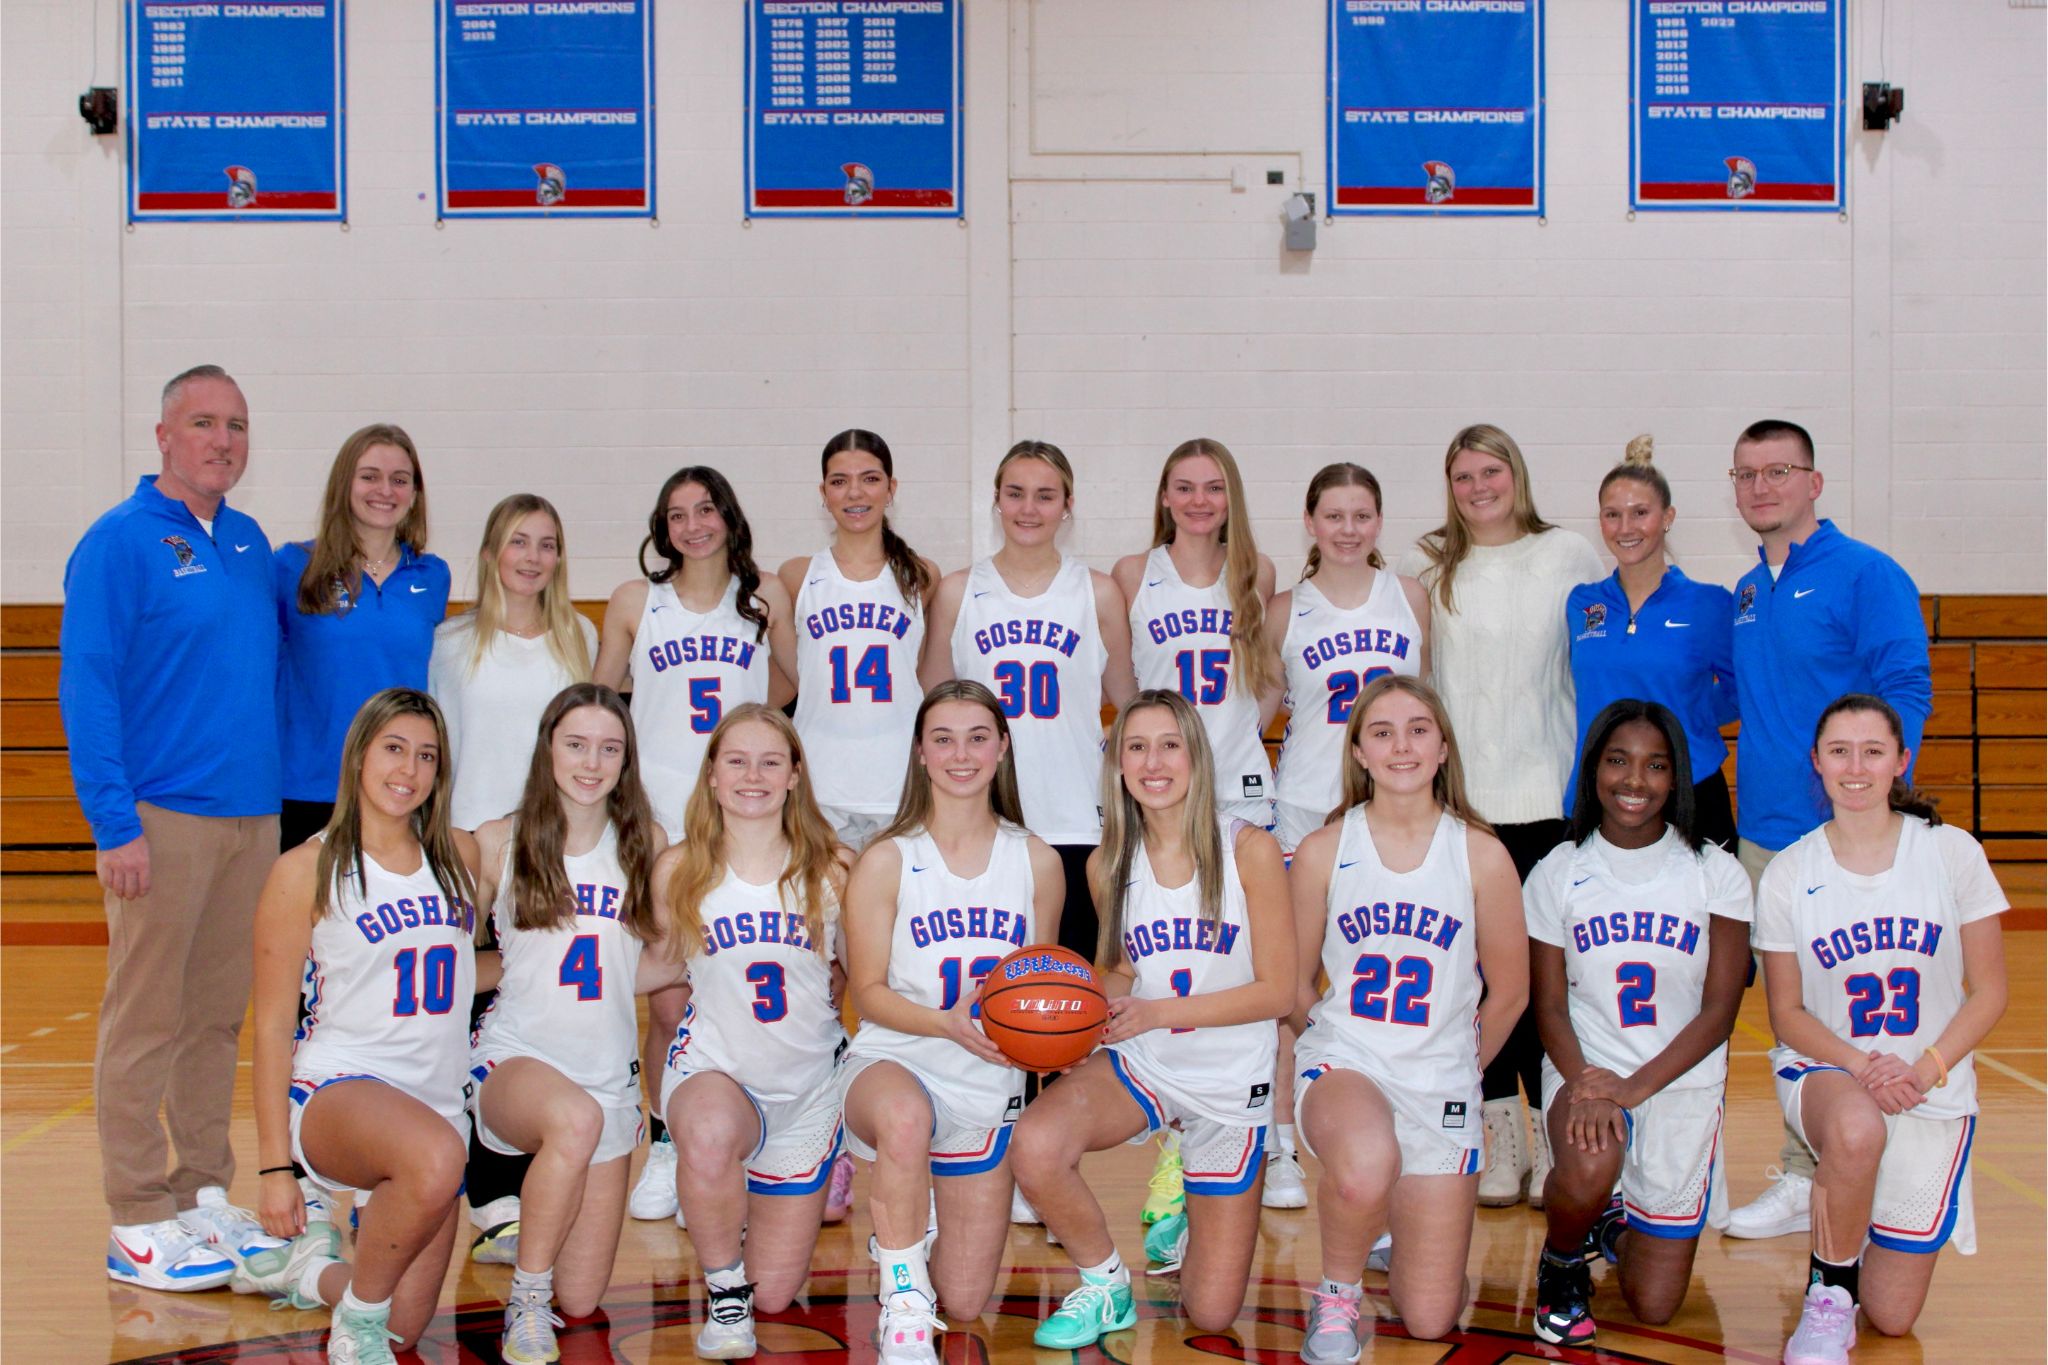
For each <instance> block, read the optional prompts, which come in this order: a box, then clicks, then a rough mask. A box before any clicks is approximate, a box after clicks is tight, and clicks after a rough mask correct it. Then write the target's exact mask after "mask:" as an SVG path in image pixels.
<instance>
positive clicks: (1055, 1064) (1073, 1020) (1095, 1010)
mask: <svg viewBox="0 0 2048 1365" xmlns="http://www.w3.org/2000/svg"><path fill="white" fill-rule="evenodd" d="M1108 1019H1109V1001H1108V1000H1106V999H1105V998H1104V997H1103V994H1102V986H1101V984H1100V983H1099V982H1097V981H1096V979H1095V969H1094V968H1093V967H1091V966H1089V965H1088V960H1087V959H1086V958H1084V957H1082V956H1081V955H1080V954H1079V953H1075V952H1070V951H1068V950H1067V949H1065V948H1056V947H1052V946H1051V945H1049V944H1040V945H1037V946H1035V947H1030V948H1019V949H1018V950H1017V951H1016V952H1014V953H1011V954H1010V955H1009V956H1008V957H1006V958H1004V959H1003V960H1002V961H1001V962H998V963H997V964H996V965H995V970H994V971H992V972H990V973H989V974H988V975H987V977H985V978H983V981H982V987H981V1027H982V1031H983V1032H985V1033H986V1034H988V1037H989V1041H990V1042H992V1043H994V1044H995V1045H996V1046H997V1047H998V1048H1001V1049H1002V1052H1003V1055H1004V1056H1005V1057H1008V1058H1009V1059H1010V1060H1011V1061H1013V1062H1015V1063H1016V1064H1017V1065H1018V1066H1021V1067H1023V1068H1024V1069H1025V1070H1026V1071H1058V1070H1060V1069H1061V1068H1063V1067H1069V1066H1072V1065H1074V1063H1076V1062H1078V1061H1080V1060H1081V1059H1082V1058H1084V1057H1086V1056H1087V1055H1088V1054H1089V1053H1091V1052H1093V1051H1094V1050H1095V1045H1096V1043H1098V1042H1100V1041H1101V1040H1102V1026H1103V1024H1104V1023H1105V1022H1106V1021H1107V1020H1108Z"/></svg>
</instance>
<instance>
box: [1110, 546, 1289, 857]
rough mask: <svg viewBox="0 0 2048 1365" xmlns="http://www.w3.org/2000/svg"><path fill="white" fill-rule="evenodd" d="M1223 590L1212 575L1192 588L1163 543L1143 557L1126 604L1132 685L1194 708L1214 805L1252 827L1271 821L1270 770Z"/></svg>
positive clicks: (1253, 695) (1227, 597) (1256, 708)
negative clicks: (1204, 736)
mask: <svg viewBox="0 0 2048 1365" xmlns="http://www.w3.org/2000/svg"><path fill="white" fill-rule="evenodd" d="M1233 614H1234V613H1233V612H1232V610H1231V606H1230V592H1229V589H1227V588H1226V587H1225V586H1224V584H1223V580H1222V579H1221V578H1220V577H1219V578H1218V579H1217V580H1216V581H1215V582H1214V583H1211V584H1210V585H1209V586H1208V587H1206V588H1191V587H1189V586H1188V585H1187V583H1186V582H1185V581H1184V580H1182V578H1181V576H1180V572H1179V570H1177V569H1175V568H1174V567H1173V556H1172V555H1171V554H1170V553H1168V550H1167V547H1166V546H1164V545H1155V546H1153V547H1152V551H1151V553H1150V554H1148V555H1146V556H1145V573H1144V577H1143V578H1141V579H1140V580H1139V588H1138V595H1137V596H1136V597H1135V598H1133V599H1132V601H1131V663H1132V664H1133V665H1134V666H1135V670H1136V672H1137V675H1138V686H1140V687H1157V688H1165V689H1167V690H1170V691H1174V692H1178V693H1180V694H1181V696H1183V697H1185V698H1187V700H1188V702H1189V703H1190V704H1191V705H1193V706H1194V708H1195V714H1196V715H1198V716H1200V717H1201V718H1202V727H1203V729H1205V730H1206V731H1207V732H1208V735H1209V747H1210V749H1211V750H1213V751H1214V753H1215V756H1216V807H1217V809H1218V810H1219V811H1221V812H1222V813H1223V814H1225V815H1234V816H1236V817H1237V818H1238V819H1240V820H1249V821H1250V822H1251V823H1253V824H1255V825H1260V826H1264V825H1269V824H1271V823H1272V822H1273V807H1272V799H1273V765H1272V764H1271V763H1269V762H1267V761H1266V745H1265V742H1264V741H1263V740H1262V739H1260V738H1259V698H1258V694H1257V693H1256V692H1254V691H1253V690H1252V689H1250V688H1247V687H1246V686H1245V685H1244V680H1243V679H1242V678H1240V677H1239V676H1238V670H1237V667H1236V664H1237V656H1236V653H1235V651H1234V650H1233V649H1232V647H1231V639H1230V627H1231V622H1232V616H1233Z"/></svg>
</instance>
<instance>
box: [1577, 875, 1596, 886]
mask: <svg viewBox="0 0 2048 1365" xmlns="http://www.w3.org/2000/svg"><path fill="white" fill-rule="evenodd" d="M1592 880H1593V879H1592V878H1591V877H1581V878H1579V879H1578V880H1577V881H1575V882H1573V883H1572V885H1573V886H1584V885H1585V884H1586V883H1587V882H1590V881H1592Z"/></svg>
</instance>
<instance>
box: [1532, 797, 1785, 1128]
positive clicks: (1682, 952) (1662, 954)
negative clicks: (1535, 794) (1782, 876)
mask: <svg viewBox="0 0 2048 1365" xmlns="http://www.w3.org/2000/svg"><path fill="white" fill-rule="evenodd" d="M1635 860H1640V861H1639V863H1638V865H1639V866H1640V867H1641V869H1642V870H1643V871H1645V872H1649V873H1650V874H1651V875H1650V876H1649V877H1648V879H1647V880H1644V881H1631V880H1624V879H1623V877H1622V876H1621V875H1620V874H1619V873H1618V872H1617V871H1616V867H1615V864H1616V863H1617V862H1626V861H1635ZM1523 902H1524V905H1525V907H1526V910H1527V919H1528V924H1529V937H1530V938H1532V939H1537V940H1540V941H1542V942H1544V943H1550V944H1555V945H1556V946H1557V947H1560V948H1562V949H1564V965H1565V981H1566V983H1567V986H1568V988H1569V990H1568V999H1569V1002H1570V1013H1571V1021H1572V1033H1573V1035H1574V1036H1575V1037H1577V1038H1578V1040H1579V1050H1580V1051H1581V1052H1582V1053H1584V1054H1585V1058H1586V1061H1587V1062H1588V1063H1590V1064H1591V1065H1593V1066H1600V1067H1605V1068H1607V1069H1608V1070H1609V1071H1612V1072H1614V1073H1615V1074H1616V1075H1618V1076H1628V1075H1633V1074H1634V1073H1635V1072H1636V1071H1637V1070H1639V1069H1640V1068H1641V1067H1642V1066H1643V1064H1644V1063H1645V1062H1648V1061H1649V1060H1650V1059H1651V1058H1653V1057H1655V1056H1657V1054H1659V1053H1661V1052H1662V1051H1664V1049H1665V1048H1667V1047H1669V1046H1670V1045H1671V1040H1672V1039H1674V1038H1676V1037H1677V1036H1678V1034H1679V1032H1680V1030H1682V1029H1684V1028H1685V1026H1686V1025H1687V1024H1690V1023H1691V1022H1692V1021H1693V1020H1694V1019H1696V1018H1698V1017H1699V1012H1700V998H1701V996H1702V995H1703V994H1704V993H1705V991H1706V986H1707V961H1708V951H1707V950H1708V940H1709V938H1710V937H1711V935H1710V933H1709V922H1710V921H1711V919H1712V918H1713V917H1714V916H1715V915H1720V916H1723V917H1724V918H1727V919H1735V920H1741V921H1742V922H1743V923H1745V924H1747V923H1748V922H1749V921H1750V919H1751V917H1752V911H1751V908H1750V898H1749V874H1748V873H1747V872H1744V871H1743V870H1742V864H1740V863H1738V862H1736V861H1735V859H1734V858H1732V857H1731V856H1729V854H1728V853H1727V852H1725V851H1724V850H1722V849H1721V848H1719V847H1717V846H1716V845H1714V844H1705V845H1703V846H1702V847H1701V849H1700V851H1699V852H1698V853H1694V852H1693V851H1692V850H1691V849H1689V848H1687V847H1686V846H1685V844H1684V843H1683V842H1682V841H1681V840H1680V839H1679V837H1678V835H1677V833H1676V832H1675V831H1672V830H1669V829H1667V830H1666V831H1665V833H1664V837H1663V838H1662V839H1661V840H1659V841H1658V842H1657V843H1656V844H1654V845H1653V846H1651V847H1650V848H1647V849H1623V850H1616V849H1613V848H1611V847H1610V846H1609V845H1608V844H1607V841H1606V840H1604V839H1602V838H1601V837H1600V836H1599V835H1597V834H1595V835H1594V836H1593V837H1592V838H1590V839H1588V840H1587V841H1586V842H1585V843H1583V844H1572V843H1564V844H1559V845H1558V846H1557V847H1556V848H1554V849H1552V850H1551V851H1550V852H1549V853H1548V854H1547V855H1545V856H1544V859H1543V861H1542V862H1540V863H1538V864H1536V866H1535V867H1534V868H1533V869H1531V870H1530V873H1529V882H1528V886H1527V888H1526V889H1525V891H1524V893H1523ZM1727 1078H1728V1045H1727V1044H1726V1043H1723V1044H1722V1045H1721V1046H1719V1047H1717V1048H1715V1049H1714V1050H1713V1051H1712V1052H1710V1053H1708V1054H1707V1055H1706V1056H1705V1057H1703V1058H1701V1059H1700V1061H1699V1062H1698V1063H1697V1064H1696V1065H1695V1066H1693V1067H1692V1069H1691V1070H1689V1071H1687V1072H1686V1073H1685V1074H1684V1075H1682V1076H1680V1077H1679V1078H1678V1079H1677V1080H1675V1081H1673V1082H1671V1084H1670V1085H1669V1086H1668V1087H1666V1088H1667V1089H1671V1090H1692V1089H1698V1088H1701V1087H1706V1086H1718V1085H1720V1084H1721V1083H1722V1082H1724V1081H1725V1080H1727Z"/></svg>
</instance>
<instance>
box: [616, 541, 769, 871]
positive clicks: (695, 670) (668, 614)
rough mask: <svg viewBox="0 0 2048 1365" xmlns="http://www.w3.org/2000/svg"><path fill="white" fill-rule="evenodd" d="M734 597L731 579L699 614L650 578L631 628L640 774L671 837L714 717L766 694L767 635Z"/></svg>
mask: <svg viewBox="0 0 2048 1365" xmlns="http://www.w3.org/2000/svg"><path fill="white" fill-rule="evenodd" d="M739 600H740V585H739V580H738V579H737V578H728V579H727V580H726V583H725V595H724V596H723V597H721V598H719V599H718V605H717V606H715V607H713V608H712V609H711V610H710V611H707V612H703V613H698V612H694V611H691V610H690V609H689V608H688V607H687V606H684V605H683V601H682V599H681V598H680V597H678V596H676V589H675V584H674V583H650V584H648V585H647V606H646V607H645V608H644V609H643V610H642V612H641V614H640V624H639V627H638V628H637V629H636V630H635V631H634V632H633V654H632V663H631V669H630V674H629V680H630V681H631V682H632V684H633V729H634V732H635V733H636V734H637V735H638V736H639V738H640V780H641V782H642V783H643V784H645V786H646V788H647V799H648V800H649V801H650V802H652V803H653V805H654V818H655V819H657V820H659V821H661V826H662V828H663V829H665V830H667V831H668V837H669V838H670V839H671V840H675V839H679V838H681V837H682V832H683V807H684V805H685V804H687V803H688V801H689V799H690V792H691V790H692V789H693V788H695V787H696V785H697V770H698V769H699V768H700V767H701V766H702V765H703V762H704V751H705V750H706V749H707V748H709V747H710V745H711V732H712V731H713V730H715V729H717V728H718V722H719V720H720V719H721V718H722V717H723V716H724V715H725V713H726V710H727V709H728V708H730V707H734V706H738V705H740V704H741V703H742V702H749V701H759V702H765V701H767V700H768V637H767V635H766V634H765V633H762V632H761V630H760V627H759V626H757V625H755V624H754V623H753V622H752V621H749V620H747V619H746V618H745V617H744V616H741V615H740V609H739Z"/></svg>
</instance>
